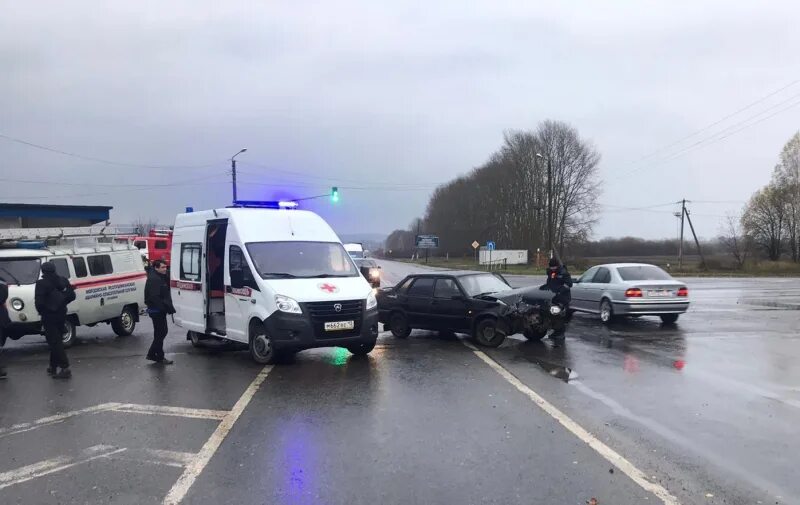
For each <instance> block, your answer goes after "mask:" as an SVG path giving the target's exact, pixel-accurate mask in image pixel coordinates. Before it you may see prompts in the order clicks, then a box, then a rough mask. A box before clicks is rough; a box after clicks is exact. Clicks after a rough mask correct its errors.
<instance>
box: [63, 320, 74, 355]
mask: <svg viewBox="0 0 800 505" xmlns="http://www.w3.org/2000/svg"><path fill="white" fill-rule="evenodd" d="M75 333H76V329H75V321H73V320H71V319H67V320H66V321H65V322H64V334H63V335H62V337H61V341H62V343H63V344H64V348H65V349H66V348H68V347H72V344H74V343H75Z"/></svg>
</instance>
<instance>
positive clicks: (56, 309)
mask: <svg viewBox="0 0 800 505" xmlns="http://www.w3.org/2000/svg"><path fill="white" fill-rule="evenodd" d="M74 299H75V290H74V289H73V288H72V286H71V285H70V283H69V281H68V280H67V279H65V278H64V277H61V276H60V275H58V274H57V273H56V267H55V265H53V264H52V263H50V262H47V263H43V264H42V278H41V279H39V280H38V281H36V288H35V290H34V303H35V305H36V310H37V311H38V312H39V315H40V316H41V317H42V327H43V329H44V336H45V338H46V339H47V345H48V346H49V347H50V367H49V368H48V369H47V373H48V374H50V375H52V376H53V377H54V378H56V379H68V378H70V377H72V371H71V370H70V368H69V359H67V353H66V352H65V351H64V340H63V338H64V326H65V324H66V322H67V305H69V303H70V302H71V301H73V300H74Z"/></svg>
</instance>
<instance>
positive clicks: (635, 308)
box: [570, 263, 689, 324]
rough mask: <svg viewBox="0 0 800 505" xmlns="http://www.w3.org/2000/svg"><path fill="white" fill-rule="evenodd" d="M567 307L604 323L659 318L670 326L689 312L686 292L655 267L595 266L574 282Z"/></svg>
mask: <svg viewBox="0 0 800 505" xmlns="http://www.w3.org/2000/svg"><path fill="white" fill-rule="evenodd" d="M570 307H571V309H572V310H575V311H579V312H588V313H590V314H597V315H599V316H600V319H601V320H602V321H603V322H604V323H610V322H613V321H614V320H616V319H618V318H620V317H625V316H659V317H661V320H662V321H663V322H664V323H666V324H672V323H674V322H675V321H677V320H678V317H679V316H680V315H681V314H683V313H684V312H686V311H687V310H688V309H689V289H688V288H687V287H686V284H684V283H682V282H680V281H677V280H675V279H673V278H672V276H670V275H669V274H668V273H667V272H665V271H664V270H662V269H661V268H659V267H657V266H655V265H647V264H642V263H613V264H608V265H598V266H596V267H593V268H590V269H589V270H587V271H586V273H584V274H583V275H581V276H580V278H579V279H578V280H577V281H575V285H574V286H573V287H572V303H571V304H570Z"/></svg>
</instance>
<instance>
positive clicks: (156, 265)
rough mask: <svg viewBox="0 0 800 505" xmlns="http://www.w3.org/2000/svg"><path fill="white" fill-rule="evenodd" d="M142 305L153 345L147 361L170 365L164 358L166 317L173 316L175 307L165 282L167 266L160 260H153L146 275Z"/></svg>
mask: <svg viewBox="0 0 800 505" xmlns="http://www.w3.org/2000/svg"><path fill="white" fill-rule="evenodd" d="M144 303H145V304H146V305H147V314H148V315H149V316H150V319H151V320H152V321H153V343H152V344H151V345H150V350H149V351H147V359H149V360H150V361H155V362H156V363H161V364H162V365H171V364H173V363H174V361H172V360H170V359H167V358H165V357H164V339H165V338H166V336H167V333H168V331H169V329H168V327H167V315H169V314H174V313H175V307H173V306H172V294H171V293H170V291H169V283H168V282H167V264H166V263H165V262H163V261H161V260H155V261H154V262H153V265H152V268H151V269H150V272H149V273H148V274H147V282H146V283H145V286H144Z"/></svg>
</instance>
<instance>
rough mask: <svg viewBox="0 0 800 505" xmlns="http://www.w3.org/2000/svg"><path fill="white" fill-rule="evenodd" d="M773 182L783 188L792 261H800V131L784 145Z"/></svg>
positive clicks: (787, 234)
mask: <svg viewBox="0 0 800 505" xmlns="http://www.w3.org/2000/svg"><path fill="white" fill-rule="evenodd" d="M773 184H774V185H775V186H777V187H779V188H780V189H781V194H782V196H783V197H784V201H785V205H786V236H787V237H786V238H787V240H788V248H789V253H790V255H791V257H792V261H794V262H798V261H800V132H798V133H795V134H794V136H793V137H792V138H791V139H789V141H788V142H787V143H786V145H785V146H784V147H783V150H782V151H781V156H780V162H779V163H778V165H777V166H776V167H775V172H774V174H773Z"/></svg>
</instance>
